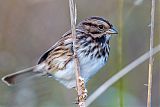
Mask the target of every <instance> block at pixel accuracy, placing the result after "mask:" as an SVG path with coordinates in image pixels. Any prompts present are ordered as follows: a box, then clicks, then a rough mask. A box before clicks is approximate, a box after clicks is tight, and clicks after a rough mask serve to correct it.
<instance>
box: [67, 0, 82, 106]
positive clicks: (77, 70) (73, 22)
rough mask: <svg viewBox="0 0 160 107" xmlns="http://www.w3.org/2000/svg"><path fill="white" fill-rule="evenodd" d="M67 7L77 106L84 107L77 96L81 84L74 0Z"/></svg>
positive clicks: (80, 92) (80, 91) (79, 93)
mask: <svg viewBox="0 0 160 107" xmlns="http://www.w3.org/2000/svg"><path fill="white" fill-rule="evenodd" d="M69 7H70V18H71V31H72V38H73V52H74V55H73V58H74V67H75V69H74V70H75V76H76V86H77V87H76V89H77V95H78V106H79V107H85V102H84V101H80V100H79V96H80V95H81V94H82V90H81V86H80V81H79V78H80V77H81V75H80V66H79V59H78V56H77V48H76V43H75V42H76V20H77V10H76V4H75V1H74V0H69Z"/></svg>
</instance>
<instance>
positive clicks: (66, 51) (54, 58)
mask: <svg viewBox="0 0 160 107" xmlns="http://www.w3.org/2000/svg"><path fill="white" fill-rule="evenodd" d="M116 33H117V31H116V30H115V29H114V28H113V26H112V25H111V24H110V23H109V22H108V21H106V20H105V19H104V18H101V17H89V18H87V19H85V20H83V21H81V22H80V23H79V24H78V25H77V27H76V34H77V39H76V48H77V54H78V58H79V61H80V71H81V72H80V73H81V76H82V77H83V78H84V80H85V82H87V81H88V79H89V78H90V77H91V76H93V75H94V74H95V73H96V72H97V71H98V70H99V69H100V68H101V67H103V66H104V65H105V64H106V62H107V59H108V56H109V50H110V46H109V40H110V37H111V34H116ZM72 42H73V39H72V35H71V31H68V32H67V33H65V34H64V35H63V36H62V37H61V38H60V40H59V41H58V42H57V43H56V44H55V45H53V46H52V47H51V48H50V49H49V50H48V51H47V52H45V53H44V54H43V55H42V56H41V58H40V59H39V61H38V64H37V65H36V66H34V67H31V68H30V69H25V70H22V71H19V72H17V73H14V74H9V75H7V76H5V77H3V78H2V80H3V81H4V82H5V83H7V84H8V85H10V84H15V83H17V82H19V81H21V79H22V80H23V79H24V78H25V77H26V76H22V75H24V74H27V75H28V74H31V75H33V74H35V75H39V74H40V75H47V76H49V77H53V78H55V79H56V80H58V81H59V82H60V83H62V84H63V85H65V86H66V87H67V88H72V87H75V86H76V79H75V74H74V67H73V66H74V64H73V44H72ZM20 77H21V78H20ZM27 77H28V76H27Z"/></svg>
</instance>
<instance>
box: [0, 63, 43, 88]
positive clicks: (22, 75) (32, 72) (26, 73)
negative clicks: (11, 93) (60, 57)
mask: <svg viewBox="0 0 160 107" xmlns="http://www.w3.org/2000/svg"><path fill="white" fill-rule="evenodd" d="M42 75H44V73H43V72H40V71H38V69H37V66H33V67H30V68H26V69H24V70H21V71H18V72H15V73H12V74H8V75H6V76H4V77H3V78H2V81H3V82H4V83H6V84H7V85H8V86H11V85H14V84H17V83H19V82H22V81H24V80H26V79H31V78H33V77H36V76H42Z"/></svg>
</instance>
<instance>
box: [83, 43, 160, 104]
mask: <svg viewBox="0 0 160 107" xmlns="http://www.w3.org/2000/svg"><path fill="white" fill-rule="evenodd" d="M158 52H160V44H159V45H158V46H156V47H155V48H153V51H152V52H150V51H148V52H146V53H145V54H143V55H142V56H140V57H139V58H137V59H136V60H134V61H133V62H132V63H130V64H128V65H127V66H126V67H125V68H123V69H122V70H120V71H119V72H118V73H117V74H115V75H114V76H113V77H112V78H110V79H109V80H108V81H106V82H105V83H104V84H102V85H101V86H100V87H99V88H98V89H97V90H96V91H95V92H94V93H93V94H92V95H90V97H89V98H88V99H87V100H86V106H89V105H90V104H91V103H92V102H93V101H94V100H95V99H97V98H98V97H99V96H100V95H101V94H102V93H103V92H105V91H106V90H107V89H108V88H109V87H110V86H111V85H113V84H114V83H115V82H117V81H118V80H119V79H120V78H122V77H123V76H125V75H126V74H127V73H129V72H131V70H133V69H134V68H136V67H137V66H138V65H140V64H142V63H143V62H144V61H146V60H147V59H149V57H150V55H151V56H153V55H155V54H156V53H158Z"/></svg>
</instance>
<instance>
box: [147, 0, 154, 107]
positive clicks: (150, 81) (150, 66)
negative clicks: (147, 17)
mask: <svg viewBox="0 0 160 107" xmlns="http://www.w3.org/2000/svg"><path fill="white" fill-rule="evenodd" d="M154 14H155V0H152V7H151V33H150V58H149V72H148V97H147V107H151V94H152V93H151V90H152V72H153V57H152V53H153V36H154Z"/></svg>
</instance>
